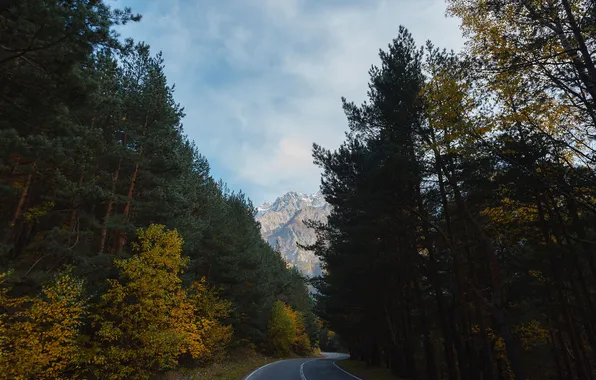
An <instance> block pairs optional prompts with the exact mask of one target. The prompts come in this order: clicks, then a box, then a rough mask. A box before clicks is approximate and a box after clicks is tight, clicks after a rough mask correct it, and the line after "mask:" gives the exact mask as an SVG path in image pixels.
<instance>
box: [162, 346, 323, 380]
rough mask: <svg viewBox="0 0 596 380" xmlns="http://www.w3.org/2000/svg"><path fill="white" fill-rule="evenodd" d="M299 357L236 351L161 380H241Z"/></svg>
mask: <svg viewBox="0 0 596 380" xmlns="http://www.w3.org/2000/svg"><path fill="white" fill-rule="evenodd" d="M297 357H300V356H292V357H289V358H277V357H273V356H267V355H263V354H261V353H258V352H256V351H254V350H251V349H236V350H234V351H233V352H230V353H228V355H227V357H226V358H225V359H224V360H222V361H220V362H217V363H213V364H211V365H209V366H207V367H204V368H194V369H182V370H180V371H178V372H170V373H167V374H166V375H165V376H164V377H163V378H162V379H163V380H195V379H206V380H211V379H213V380H215V379H217V380H242V379H244V377H246V376H247V375H248V374H249V373H251V372H252V371H254V370H255V369H257V368H259V367H262V366H264V365H265V364H269V363H272V362H276V361H278V360H282V359H292V358H297ZM313 357H320V354H316V353H315V354H313Z"/></svg>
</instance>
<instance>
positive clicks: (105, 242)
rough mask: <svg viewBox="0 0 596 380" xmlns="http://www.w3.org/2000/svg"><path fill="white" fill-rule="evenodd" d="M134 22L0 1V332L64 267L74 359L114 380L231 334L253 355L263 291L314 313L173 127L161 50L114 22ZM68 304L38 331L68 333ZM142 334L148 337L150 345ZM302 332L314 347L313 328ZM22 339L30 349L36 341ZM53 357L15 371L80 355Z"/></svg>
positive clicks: (104, 7)
mask: <svg viewBox="0 0 596 380" xmlns="http://www.w3.org/2000/svg"><path fill="white" fill-rule="evenodd" d="M140 18H141V17H140V16H139V15H136V14H134V13H132V11H131V10H130V9H124V10H118V9H113V8H111V7H110V6H109V5H108V4H107V2H105V1H102V0H73V1H68V2H65V1H57V0H22V1H16V2H8V4H6V5H2V6H1V7H0V93H1V96H0V272H2V273H4V272H8V271H9V270H10V271H11V275H10V276H5V277H3V288H2V289H3V290H2V293H0V294H1V295H2V296H1V297H2V304H1V305H0V315H3V316H4V317H6V318H4V317H3V319H2V325H1V327H0V328H1V329H2V331H3V332H5V331H12V332H14V334H17V335H18V334H20V333H19V331H21V330H19V329H20V327H18V328H17V327H15V326H24V325H14V324H15V323H17V322H18V323H21V322H19V321H21V320H23V321H33V322H31V323H33V324H34V323H36V322H34V321H36V319H35V318H37V317H36V316H35V313H36V310H38V306H39V305H41V304H39V305H38V306H35V305H37V304H36V302H38V303H39V302H42V301H30V300H33V299H38V298H36V297H38V295H39V297H42V298H40V299H44V300H45V301H43V302H50V304H51V300H52V298H51V297H50V295H48V294H50V293H46V292H47V291H49V290H47V289H50V288H51V285H49V284H53V283H54V282H53V281H55V280H54V278H55V277H56V275H57V274H58V273H62V271H63V269H64V268H65V267H70V268H72V269H71V272H69V273H70V274H69V276H72V277H69V278H72V279H73V281H75V280H74V279H76V281H84V283H85V285H84V287H82V288H81V289H79V290H80V292H81V294H80V297H82V298H81V299H85V300H87V301H85V302H87V303H86V305H87V306H86V307H87V308H86V309H85V312H90V313H92V314H93V316H95V317H94V318H95V320H96V323H90V322H89V321H90V320H91V319H93V318H91V317H89V318H87V319H85V321H86V322H84V323H82V324H81V325H80V326H79V325H77V328H80V334H81V336H83V337H91V340H90V341H84V339H83V342H78V343H77V344H81V345H82V347H84V350H83V352H85V354H86V355H88V356H90V357H92V358H94V359H93V360H91V361H90V362H88V363H87V364H85V365H86V366H87V367H89V368H87V369H89V370H90V369H91V367H93V366H96V367H97V368H99V366H98V364H97V362H94V360H99V358H100V357H103V358H104V359H105V362H106V363H107V362H109V363H110V365H113V366H119V368H110V369H109V371H108V372H109V373H111V374H112V375H113V376H115V377H117V376H129V374H130V373H133V372H134V371H137V370H138V371H139V372H136V373H138V374H139V376H141V377H143V376H145V377H146V376H149V373H150V372H155V371H159V370H161V369H163V368H166V367H172V366H174V365H175V364H176V363H177V362H179V360H181V359H184V358H186V359H192V360H198V361H199V362H201V363H202V362H204V361H206V360H211V359H212V358H214V357H217V356H221V355H222V353H223V352H224V348H225V346H226V343H227V342H228V340H230V334H231V331H233V334H234V335H233V337H232V338H231V344H239V345H245V344H247V342H248V341H250V342H252V343H253V344H255V345H257V346H258V347H261V348H263V349H266V348H267V347H268V342H267V334H268V329H267V325H268V321H269V317H270V312H271V308H272V306H273V304H274V303H275V301H276V300H277V299H283V300H284V302H286V303H288V304H289V305H292V307H293V308H294V309H295V310H297V311H299V312H300V313H302V315H304V318H305V321H314V316H313V314H312V301H311V300H310V297H309V295H308V291H307V288H306V284H305V280H304V278H302V277H301V276H299V275H297V274H296V273H295V272H293V271H291V270H289V269H287V268H286V267H285V263H284V262H283V260H282V259H281V258H280V257H279V255H277V254H276V253H275V252H274V250H273V249H272V248H271V247H269V246H268V245H267V244H266V243H265V242H264V241H263V240H262V239H261V236H260V231H259V225H258V223H257V222H255V220H254V215H255V212H256V211H255V209H254V207H253V205H252V203H251V202H250V200H248V199H247V198H246V196H245V195H244V194H243V193H241V192H240V193H235V192H231V191H229V190H228V189H227V187H226V186H225V184H224V183H223V182H221V181H217V180H216V179H214V178H213V177H212V176H211V174H210V169H209V164H208V162H207V160H206V158H205V157H203V156H202V155H201V154H200V153H199V152H198V151H197V149H196V147H195V146H194V145H193V143H191V142H189V141H188V139H187V138H186V136H185V135H184V130H183V127H182V119H183V117H184V111H183V108H182V106H180V105H179V104H177V103H176V101H175V100H174V86H172V85H170V84H168V81H167V78H166V76H165V74H164V59H163V57H162V56H161V54H160V53H158V54H152V53H151V51H150V48H149V46H148V45H147V44H145V43H135V42H134V41H132V40H130V39H123V38H121V37H120V36H118V35H117V34H116V32H115V31H114V26H115V25H121V24H124V23H127V22H136V21H139V20H140ZM157 225H161V226H163V227H157ZM150 226H151V227H150ZM159 228H162V229H159ZM139 230H141V231H144V232H142V233H141V235H140V236H139V239H136V233H137V231H139ZM174 230H175V231H177V232H173V231H174ZM166 231H169V232H166ZM176 233H177V234H179V235H176ZM160 236H161V237H160ZM162 238H163V240H160V239H162ZM135 240H136V242H135ZM182 240H183V241H184V244H183V245H182ZM133 243H134V244H138V249H136V250H135V249H133V247H134V244H133ZM160 260H161V261H160ZM184 268H185V270H184V271H183V269H184ZM156 274H161V275H156ZM162 275H163V276H162ZM170 277H171V278H170ZM76 283H77V284H78V282H76ZM73 286H74V285H73ZM77 286H78V285H77ZM48 287H50V288H48ZM142 287H147V288H146V289H144V290H143V289H142ZM72 289H73V291H74V288H72ZM77 289H78V288H77ZM215 289H217V291H215ZM44 294H45V296H44ZM52 294H53V293H52ZM43 297H46V298H43ZM48 297H49V298H48ZM69 297H70V296H69ZM72 297H75V295H74V293H73V295H72ZM77 297H78V296H77ZM10 300H12V301H10ZM15 300H23V303H21V304H18V302H17V301H15ZM24 300H27V301H26V302H25V301H24ZM15 302H17V303H15ZM31 302H33V305H34V306H31V307H29V306H28V305H29V303H31ZM72 302H75V301H74V298H73V301H72ZM77 302H78V301H77ZM145 303H149V304H151V305H150V307H149V305H145ZM141 304H143V305H145V306H147V308H145V306H143V307H141ZM19 305H20V306H19ZM44 305H45V304H44ZM72 305H74V304H72ZM72 305H71V306H72ZM21 306H22V307H21ZM63 306H64V305H61V304H60V305H58V304H57V305H53V304H52V306H51V307H55V308H61V307H63ZM39 307H41V306H39ZM48 307H49V310H53V309H51V307H50V306H48ZM139 307H141V309H140V310H144V312H147V313H149V310H153V309H152V308H155V310H153V311H155V314H153V313H149V314H151V318H155V319H151V318H149V315H147V316H146V317H147V318H148V319H146V320H144V321H139V320H136V318H137V317H138V316H139V314H138V313H137V312H136V311H135V310H136V309H135V308H139ZM160 308H161V309H160ZM164 308H166V309H170V311H169V312H167V313H166V312H164V313H162V312H163V311H164V310H165V309H164ZM162 309H164V310H162ZM23 310H25V311H23ZM56 310H57V309H56ZM69 310H70V309H69ZM76 310H78V309H76ZM76 310H74V309H72V310H71V311H70V312H66V311H65V313H66V314H64V315H63V316H62V317H63V318H65V321H64V323H62V322H59V321H58V320H56V321H55V322H51V323H50V321H46V322H47V323H46V322H43V326H45V327H44V329H45V328H48V329H51V328H52V327H51V326H53V325H54V324H56V326H58V325H60V326H61V327H59V328H60V329H62V330H63V332H64V338H61V339H67V337H68V336H69V335H68V334H70V333H68V334H67V333H66V332H67V331H70V330H69V329H70V328H71V327H72V326H73V325H72V324H71V322H70V321H72V320H74V319H77V318H78V317H79V316H80V314H79V311H76ZM19 313H26V315H25V314H23V316H22V317H17V315H21V314H19ZM27 313H28V314H27ZM68 313H72V314H68ZM168 313H169V314H168ZM172 313H173V314H172ZM141 314H142V313H141ZM71 317H72V318H71ZM199 317H200V318H199ZM159 318H162V319H163V320H159V321H158V319H159ZM197 318H199V319H197ZM115 320H117V321H118V323H116V322H115ZM22 323H25V322H22ZM27 323H29V322H27ZM40 323H41V322H40ZM309 323H310V324H309ZM307 325H309V326H314V325H315V323H314V322H313V323H311V322H308V323H307ZM48 326H50V327H48ZM168 326H169V327H168ZM171 326H176V328H173V327H171ZM230 326H231V327H230ZM23 328H24V327H23ZM32 328H34V329H35V328H37V327H32ZM56 328H58V327H56ZM177 329H178V330H180V331H178V330H177ZM62 330H61V331H62ZM158 330H159V331H158ZM182 330H184V331H182ZM56 331H58V330H56ZM153 332H154V333H155V334H158V335H159V334H162V335H160V338H159V339H157V340H155V339H154V338H155V334H153ZM308 332H309V334H310V335H309V336H311V337H313V343H314V342H315V340H314V337H315V336H316V330H315V331H313V329H310V330H308ZM143 334H149V335H151V338H150V339H149V338H147V339H145V337H144V335H143ZM185 334H186V335H185ZM189 334H190V335H189ZM118 336H121V338H122V339H120V338H118V339H116V337H118ZM182 336H187V337H188V336H194V338H188V339H186V338H182ZM13 338H14V339H17V338H16V337H15V336H13V337H10V336H9V337H7V336H4V335H3V336H2V338H1V339H3V341H5V340H6V339H13ZM14 339H13V340H14ZM19 339H20V338H19ZM189 339H190V340H189ZM158 341H159V342H162V343H164V342H166V341H167V342H170V343H175V344H171V345H169V344H168V348H167V350H170V351H168V352H162V353H161V354H160V355H158V356H155V357H153V358H150V357H151V355H152V353H155V352H154V350H153V348H155V347H156V346H155V345H157V346H160V347H163V346H164V345H162V344H159V343H158ZM147 342H151V343H147ZM176 342H177V343H176ZM181 342H182V343H181ZM120 343H122V344H120ZM19 344H20V343H19ZM23 344H25V343H23ZM27 344H30V345H32V346H31V347H33V346H35V345H36V343H35V342H34V338H32V340H31V342H28V343H27ZM68 344H70V343H68ZM68 344H67V343H64V344H61V347H63V350H66V351H68V349H69V348H68V347H69V346H68ZM73 344H74V343H73ZM151 344H152V345H154V346H155V347H153V348H150V347H149V346H150V345H151ZM6 347H7V346H2V349H5V348H6ZM11 347H13V348H11V349H10V350H9V351H10V352H8V353H7V354H6V355H8V356H5V351H2V353H3V356H2V358H0V360H1V361H2V363H1V367H2V368H3V369H4V368H6V367H7V366H8V365H9V364H8V363H12V360H13V359H14V360H17V359H16V356H15V355H16V352H17V351H18V352H21V351H19V350H21V349H23V350H24V349H25V348H23V347H25V346H22V347H21V346H18V347H17V346H11ZM43 347H44V349H48V347H49V346H47V345H43ZM31 349H33V348H31ZM164 349H165V348H164ZM143 350H147V351H143ZM66 351H64V352H66ZM19 355H21V354H19ZM48 355H49V356H48ZM51 355H55V356H51ZM60 355H62V354H61V353H58V352H52V353H51V354H49V353H48V354H46V353H44V352H40V353H39V357H38V358H37V359H35V360H38V362H35V363H33V362H31V363H30V365H31V366H30V367H27V368H30V369H31V371H32V372H27V374H26V375H25V374H22V376H25V377H39V376H41V375H40V373H42V372H44V371H46V373H54V374H55V375H56V376H58V375H57V374H58V373H61V371H63V370H64V371H66V372H64V374H66V375H68V374H69V373H71V372H68V371H74V370H75V369H76V368H75V367H76V365H78V364H76V365H75V364H74V362H72V363H71V362H69V363H70V364H69V363H66V362H64V361H63V357H62V356H60ZM65 355H66V354H65ZM66 356H68V355H66ZM133 359H134V360H133ZM18 360H21V359H18ZM69 360H74V359H73V358H69ZM156 361H157V362H156ZM60 363H62V364H60ZM90 363H91V364H90ZM93 363H95V364H93ZM63 364H64V365H63ZM11 366H12V364H11ZM22 368H23V370H25V369H24V368H25V367H22ZM50 368H53V369H51V371H55V372H51V371H50ZM126 368H128V369H127V370H125V369H126ZM141 368H142V370H141ZM48 371H50V372H48ZM127 371H128V372H127ZM0 376H8V377H11V375H10V373H8V372H3V374H2V375H0ZM52 376H54V375H52Z"/></svg>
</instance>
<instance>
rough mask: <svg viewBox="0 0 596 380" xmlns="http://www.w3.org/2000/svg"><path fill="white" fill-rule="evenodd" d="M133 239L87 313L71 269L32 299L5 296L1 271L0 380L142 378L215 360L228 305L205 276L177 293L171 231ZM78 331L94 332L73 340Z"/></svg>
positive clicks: (226, 331)
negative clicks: (130, 252) (185, 363)
mask: <svg viewBox="0 0 596 380" xmlns="http://www.w3.org/2000/svg"><path fill="white" fill-rule="evenodd" d="M138 238H139V239H138V243H137V244H136V245H135V247H134V249H135V252H136V254H135V255H134V256H133V257H131V258H129V259H126V260H116V261H115V265H116V267H117V268H118V269H119V271H120V273H119V276H118V278H116V279H111V280H108V290H107V291H106V292H105V293H104V294H103V295H102V296H101V301H100V303H99V304H97V305H94V306H93V307H92V308H90V307H89V305H87V303H86V301H87V300H86V299H85V298H84V297H83V294H84V289H83V281H82V280H79V279H77V278H75V277H74V276H73V275H72V273H71V272H70V271H65V272H62V273H61V274H59V275H58V276H56V278H55V279H54V280H53V281H52V282H50V283H49V284H48V285H46V286H44V287H43V289H42V291H41V293H40V294H39V295H38V296H37V297H30V296H22V297H10V288H9V287H8V286H7V285H6V282H7V281H6V279H7V278H8V276H9V275H10V273H4V274H0V369H1V371H0V379H56V378H89V377H94V378H95V377H96V378H101V379H147V378H149V377H150V376H152V375H153V374H155V373H158V372H160V371H162V370H166V369H171V368H174V367H176V366H177V365H178V364H179V360H180V359H182V358H190V359H192V360H197V361H201V362H205V361H207V360H211V359H214V358H217V357H219V356H221V355H222V354H223V353H224V351H225V348H226V346H227V344H228V342H229V341H230V339H231V336H232V328H231V326H227V325H224V324H222V323H221V322H220V321H221V320H222V319H225V318H226V317H227V316H228V315H229V313H230V308H231V303H230V302H229V301H225V300H221V299H220V298H219V297H218V292H217V290H215V289H213V288H211V287H209V286H208V284H207V281H206V280H205V279H204V278H203V279H201V280H200V281H198V282H195V283H193V284H192V285H191V286H190V287H189V288H188V289H186V288H184V287H183V285H182V280H181V278H180V275H181V274H182V272H183V269H184V267H185V266H186V262H187V260H186V259H185V258H183V257H182V256H181V250H182V239H181V238H180V236H179V235H178V233H177V232H176V231H166V230H165V228H164V226H161V225H151V226H150V227H149V228H147V229H146V230H140V231H139V232H138ZM83 326H86V327H87V328H86V329H85V330H86V331H94V332H93V333H91V335H89V334H87V335H83V334H81V331H80V330H81V328H82V327H83ZM89 328H91V329H89Z"/></svg>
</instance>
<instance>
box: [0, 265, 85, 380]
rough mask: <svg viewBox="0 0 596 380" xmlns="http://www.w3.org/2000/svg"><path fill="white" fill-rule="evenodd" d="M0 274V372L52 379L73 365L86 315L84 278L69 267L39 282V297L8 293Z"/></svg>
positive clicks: (8, 376) (13, 376)
mask: <svg viewBox="0 0 596 380" xmlns="http://www.w3.org/2000/svg"><path fill="white" fill-rule="evenodd" d="M6 278H7V274H2V275H0V287H1V289H0V307H1V309H2V310H5V311H4V313H3V314H2V315H0V368H2V371H0V377H1V378H4V379H56V378H59V377H61V376H64V375H65V373H68V372H73V371H76V370H77V368H76V367H77V364H78V362H79V360H78V359H79V352H80V348H79V344H78V336H79V328H80V326H81V323H82V319H83V317H84V316H85V314H86V312H85V309H86V307H85V300H84V299H83V297H82V294H83V282H82V281H81V280H78V279H76V278H74V277H73V275H72V274H71V273H70V271H65V272H63V273H61V274H59V275H58V276H57V277H56V278H55V279H54V281H52V282H51V283H50V284H48V285H46V286H45V287H43V289H42V291H41V294H40V295H39V296H38V297H16V298H10V297H9V296H8V292H9V289H8V288H7V287H6V286H5V280H6Z"/></svg>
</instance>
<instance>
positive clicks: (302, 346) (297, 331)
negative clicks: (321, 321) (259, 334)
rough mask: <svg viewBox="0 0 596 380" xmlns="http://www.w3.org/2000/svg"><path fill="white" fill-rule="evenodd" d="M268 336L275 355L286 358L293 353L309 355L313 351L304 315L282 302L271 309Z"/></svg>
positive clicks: (278, 302)
mask: <svg viewBox="0 0 596 380" xmlns="http://www.w3.org/2000/svg"><path fill="white" fill-rule="evenodd" d="M268 334H269V336H268V341H269V345H270V347H271V350H272V352H273V353H274V354H275V355H278V356H285V355H288V354H290V352H291V351H294V352H295V353H297V354H299V355H308V354H309V353H310V352H311V351H312V347H311V344H310V338H309V337H308V334H307V332H306V328H305V326H304V318H303V316H302V314H301V313H299V312H297V311H295V310H294V309H292V307H291V306H289V305H286V304H285V303H284V302H282V301H276V302H275V304H274V305H273V308H272V309H271V316H270V318H269V326H268Z"/></svg>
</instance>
